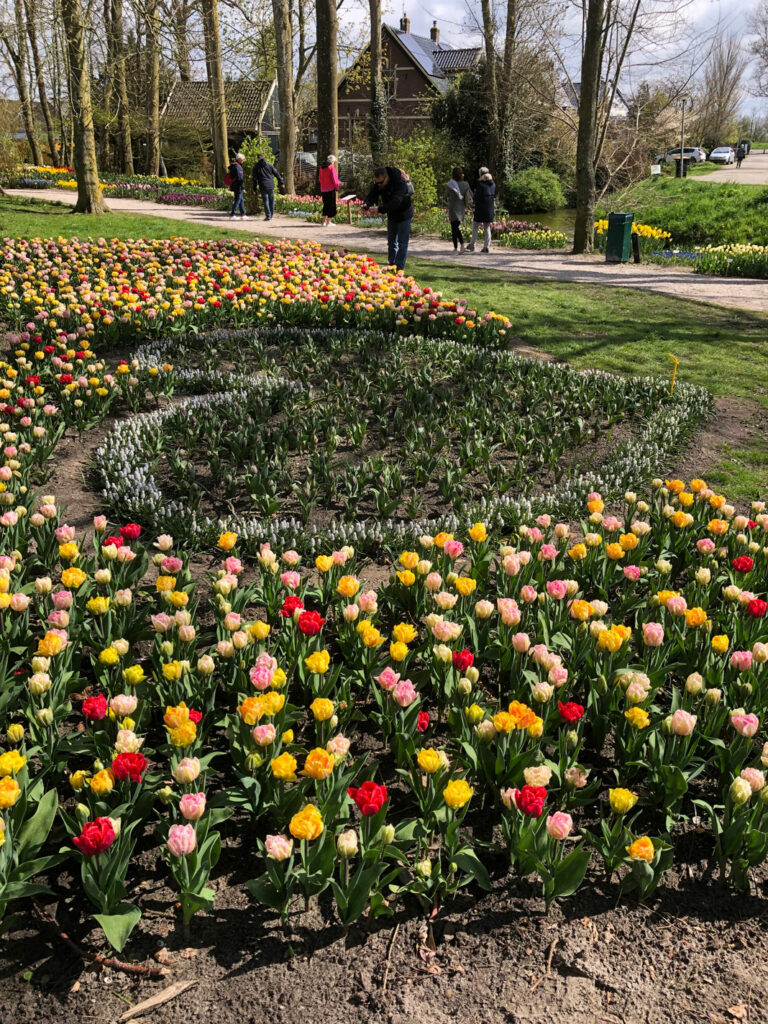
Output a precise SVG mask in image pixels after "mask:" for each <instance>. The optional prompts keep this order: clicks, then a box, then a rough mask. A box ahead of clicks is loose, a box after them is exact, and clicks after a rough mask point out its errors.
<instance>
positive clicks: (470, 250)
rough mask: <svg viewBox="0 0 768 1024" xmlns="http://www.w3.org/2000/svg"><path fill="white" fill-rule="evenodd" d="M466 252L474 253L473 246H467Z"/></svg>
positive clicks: (470, 244)
mask: <svg viewBox="0 0 768 1024" xmlns="http://www.w3.org/2000/svg"><path fill="white" fill-rule="evenodd" d="M466 251H467V252H474V251H475V247H474V245H473V244H472V243H471V242H470V243H469V245H468V246H467V248H466Z"/></svg>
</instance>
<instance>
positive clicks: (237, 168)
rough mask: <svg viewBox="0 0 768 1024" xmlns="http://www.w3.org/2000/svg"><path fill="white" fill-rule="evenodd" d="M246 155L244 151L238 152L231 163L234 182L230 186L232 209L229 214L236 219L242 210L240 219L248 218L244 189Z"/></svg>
mask: <svg viewBox="0 0 768 1024" xmlns="http://www.w3.org/2000/svg"><path fill="white" fill-rule="evenodd" d="M244 162H245V157H244V156H243V154H242V153H238V154H237V156H236V157H235V159H234V160H233V161H232V163H231V164H230V165H229V174H230V177H231V179H232V184H231V185H230V186H229V187H230V189H231V190H232V197H233V200H232V210H231V211H230V214H229V219H230V220H234V219H235V216H236V214H237V211H238V210H239V211H240V220H248V218H247V217H246V216H245V200H244V198H243V190H244V188H245V179H244V177H243V163H244Z"/></svg>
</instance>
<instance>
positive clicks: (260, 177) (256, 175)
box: [253, 153, 283, 220]
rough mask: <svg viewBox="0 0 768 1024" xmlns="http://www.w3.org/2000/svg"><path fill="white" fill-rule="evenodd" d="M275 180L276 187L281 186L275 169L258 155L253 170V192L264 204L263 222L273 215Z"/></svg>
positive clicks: (279, 177) (262, 155)
mask: <svg viewBox="0 0 768 1024" xmlns="http://www.w3.org/2000/svg"><path fill="white" fill-rule="evenodd" d="M275 179H277V183H278V185H282V184H283V179H282V176H281V174H280V172H279V171H278V169H277V168H276V167H274V166H273V165H272V164H271V163H269V161H268V160H266V159H265V158H264V154H263V153H261V154H259V159H258V160H257V161H256V163H255V165H254V168H253V191H254V192H259V193H260V194H261V201H262V202H263V203H264V220H272V217H273V216H274V213H275Z"/></svg>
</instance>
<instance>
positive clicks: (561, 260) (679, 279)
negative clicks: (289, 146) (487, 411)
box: [12, 189, 768, 313]
mask: <svg viewBox="0 0 768 1024" xmlns="http://www.w3.org/2000/svg"><path fill="white" fill-rule="evenodd" d="M12 194H16V195H25V196H30V197H33V198H36V199H50V200H55V201H59V202H63V203H68V204H70V205H74V202H75V196H74V194H73V193H69V192H65V191H62V190H57V189H44V190H16V191H14V192H13V193H12ZM108 203H109V206H110V208H111V209H112V210H114V211H116V212H125V213H143V214H148V215H149V214H151V215H153V216H158V217H166V218H167V219H168V220H174V221H189V222H192V223H195V224H207V225H209V226H216V225H218V226H221V227H223V228H228V229H231V230H232V232H233V233H236V232H247V233H250V234H257V235H261V236H262V237H265V236H266V237H272V238H288V239H291V240H293V241H303V240H310V241H316V242H321V243H322V244H323V245H326V246H329V247H333V248H335V249H339V248H346V249H354V250H356V251H358V252H371V253H377V254H379V253H386V251H387V240H386V234H385V232H384V231H383V230H382V229H378V230H371V229H367V228H353V227H347V226H346V225H344V224H333V225H331V226H329V227H327V228H323V227H321V226H320V225H319V224H308V223H307V222H306V221H304V220H298V219H297V218H294V217H288V216H281V215H279V214H276V215H275V218H274V220H272V221H270V222H269V223H265V221H264V220H262V219H261V218H254V219H252V220H247V221H230V220H229V218H228V217H227V216H226V214H222V213H213V212H210V211H207V210H201V209H199V208H198V207H188V206H164V205H162V204H161V203H151V202H146V201H145V200H143V199H108ZM74 227H75V225H74V224H73V228H74ZM178 231H179V233H183V228H182V227H181V225H179V228H178ZM44 232H45V217H44V216H43V217H41V218H40V233H41V234H44ZM108 233H109V227H108V225H107V223H106V222H105V224H104V234H105V235H107V234H108ZM408 252H409V255H411V256H418V257H420V258H421V259H427V260H434V261H436V262H440V263H451V264H456V265H457V266H465V265H466V266H469V267H483V268H486V269H491V270H498V271H500V272H505V273H511V274H525V275H528V276H531V277H536V278H543V279H546V280H555V281H575V282H578V283H580V284H604V285H614V286H619V287H622V288H639V289H641V290H647V291H652V292H660V293H661V294H663V295H674V296H678V297H679V298H681V299H693V300H696V301H699V302H710V303H713V304H715V305H718V306H727V307H729V308H733V309H746V310H751V311H753V312H763V313H768V284H766V282H765V281H759V280H751V279H748V278H722V277H709V276H705V275H703V274H694V273H693V272H692V271H691V270H690V269H689V268H688V267H660V266H656V265H655V264H650V263H649V264H641V265H639V266H636V265H635V264H633V263H627V264H619V265H616V264H608V263H606V262H605V259H604V258H603V257H601V256H571V255H568V254H565V253H562V252H550V253H543V252H531V251H523V250H519V249H503V248H494V249H492V250H491V252H490V253H489V254H488V255H483V254H482V253H479V252H478V253H472V254H466V255H464V256H455V255H454V254H453V250H452V249H451V245H450V242H447V241H444V240H443V239H440V238H436V237H435V236H432V235H430V236H423V235H422V236H416V237H414V238H412V239H411V244H410V248H409V250H408Z"/></svg>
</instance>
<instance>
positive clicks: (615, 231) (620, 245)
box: [605, 213, 635, 263]
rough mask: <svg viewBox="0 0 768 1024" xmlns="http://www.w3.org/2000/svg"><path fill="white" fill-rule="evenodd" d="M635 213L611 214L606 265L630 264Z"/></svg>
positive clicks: (606, 246)
mask: <svg viewBox="0 0 768 1024" xmlns="http://www.w3.org/2000/svg"><path fill="white" fill-rule="evenodd" d="M634 219H635V215H634V213H609V214H608V238H607V239H606V242H605V262H606V263H629V257H630V253H631V250H632V221H633V220H634Z"/></svg>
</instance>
